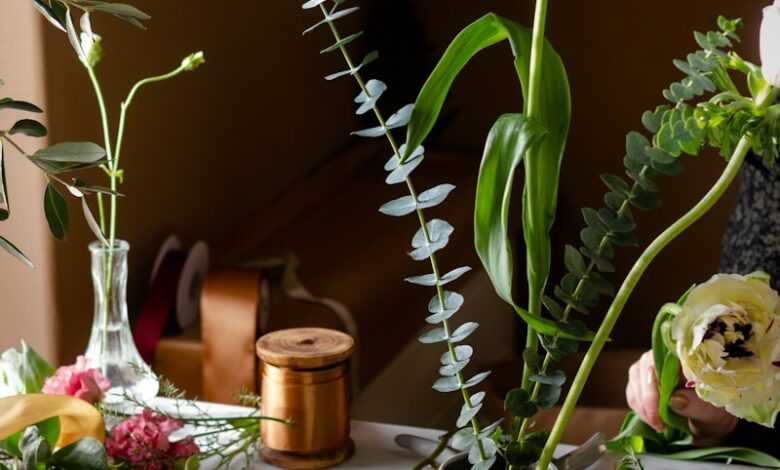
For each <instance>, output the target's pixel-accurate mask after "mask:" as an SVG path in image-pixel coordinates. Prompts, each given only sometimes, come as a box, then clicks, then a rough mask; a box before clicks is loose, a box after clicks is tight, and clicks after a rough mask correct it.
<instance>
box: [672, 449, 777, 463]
mask: <svg viewBox="0 0 780 470" xmlns="http://www.w3.org/2000/svg"><path fill="white" fill-rule="evenodd" d="M663 457H664V458H667V459H673V460H723V461H729V460H735V461H738V462H743V463H749V464H752V465H758V466H760V467H772V468H780V460H778V459H776V458H775V457H772V456H771V455H769V454H765V453H763V452H759V451H757V450H753V449H746V448H742V447H710V448H707V449H693V450H686V451H683V452H676V453H673V454H665V455H663Z"/></svg>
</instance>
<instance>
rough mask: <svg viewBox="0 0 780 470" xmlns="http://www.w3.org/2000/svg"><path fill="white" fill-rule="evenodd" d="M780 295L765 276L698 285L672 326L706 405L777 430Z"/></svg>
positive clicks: (734, 277) (684, 364)
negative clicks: (775, 426) (775, 425)
mask: <svg viewBox="0 0 780 470" xmlns="http://www.w3.org/2000/svg"><path fill="white" fill-rule="evenodd" d="M779 310H780V296H778V294H777V292H776V291H774V290H773V289H772V288H771V287H770V286H769V278H768V276H767V275H766V274H764V273H755V274H751V275H748V276H740V275H735V274H730V275H723V274H721V275H717V276H714V277H713V278H712V279H710V280H709V281H708V282H706V283H704V284H701V285H699V286H697V287H696V288H695V289H693V290H692V291H691V293H690V295H689V296H688V298H687V300H686V302H685V303H684V304H683V306H682V310H681V311H680V313H679V314H678V315H677V316H676V317H675V319H674V322H673V324H672V338H673V340H674V341H675V343H676V352H677V356H678V357H679V359H680V364H681V365H682V369H683V373H684V374H685V376H686V377H687V378H688V379H689V380H690V381H691V383H692V385H693V386H694V387H695V390H696V393H697V395H698V396H699V397H700V398H701V399H703V400H704V401H706V402H709V403H711V404H712V405H715V406H716V407H722V408H724V409H725V410H726V411H728V412H729V413H731V414H732V415H734V416H737V417H739V418H743V419H746V420H749V421H753V422H755V423H758V424H762V425H764V426H767V427H773V426H774V421H775V418H776V416H777V413H778V411H780V377H778V375H779V373H780V367H778V366H777V365H776V364H780V363H778V360H780V317H778V311H779Z"/></svg>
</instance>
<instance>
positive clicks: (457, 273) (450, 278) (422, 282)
mask: <svg viewBox="0 0 780 470" xmlns="http://www.w3.org/2000/svg"><path fill="white" fill-rule="evenodd" d="M469 271H471V268H470V267H468V266H464V267H462V268H457V269H454V270H452V271H450V272H448V273H447V274H445V275H444V276H442V277H441V279H437V278H436V274H425V275H423V276H415V277H408V278H406V279H405V281H406V282H409V283H411V284H417V285H418V286H428V287H431V286H436V285H438V286H444V285H447V284H449V283H451V282H454V281H456V280H458V279H459V278H460V277H461V276H463V275H464V274H466V273H467V272H469Z"/></svg>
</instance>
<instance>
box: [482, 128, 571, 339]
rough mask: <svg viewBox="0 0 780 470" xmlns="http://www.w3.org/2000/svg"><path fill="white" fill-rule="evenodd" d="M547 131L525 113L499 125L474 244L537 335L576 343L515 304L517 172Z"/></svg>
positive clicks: (492, 138)
mask: <svg viewBox="0 0 780 470" xmlns="http://www.w3.org/2000/svg"><path fill="white" fill-rule="evenodd" d="M543 137H544V132H543V130H542V129H540V128H539V126H538V125H536V123H534V122H531V121H530V120H528V119H527V118H526V117H525V116H523V115H522V114H507V115H504V116H502V117H500V118H499V119H498V121H496V123H495V124H494V125H493V128H492V129H491V131H490V134H489V135H488V138H487V143H486V144H485V152H484V155H483V156H482V163H481V165H480V169H479V178H478V181H477V199H476V203H475V209H474V242H475V247H476V250H477V254H478V255H479V258H480V260H481V261H482V264H483V266H484V267H485V270H486V271H487V273H488V275H489V276H490V279H491V281H492V283H493V287H494V288H495V289H496V292H497V293H498V295H499V297H501V298H502V299H503V300H504V301H505V302H507V303H508V304H510V305H512V306H513V307H514V308H515V311H517V313H518V315H520V317H521V318H522V319H523V320H524V321H525V322H527V323H528V324H529V325H530V326H531V327H532V328H534V329H535V330H536V331H538V332H540V333H542V334H545V335H554V334H556V333H557V334H560V335H561V336H564V337H567V338H571V339H585V338H584V337H582V336H581V335H575V334H571V333H570V332H567V331H563V330H561V328H560V327H559V326H558V325H557V324H556V323H555V322H552V321H550V320H547V319H545V318H542V317H540V316H536V315H531V314H530V313H529V312H528V311H526V310H525V309H523V308H520V307H519V306H517V305H516V304H515V301H514V299H513V296H512V285H513V276H514V261H513V260H514V257H513V254H512V240H511V239H510V237H509V209H510V205H511V200H512V183H513V181H514V175H515V170H516V169H517V167H518V166H519V165H520V163H521V162H522V161H523V157H524V156H525V155H526V153H527V152H528V150H529V149H530V148H532V147H533V146H534V145H535V144H536V143H537V142H539V141H540V140H542V138H543Z"/></svg>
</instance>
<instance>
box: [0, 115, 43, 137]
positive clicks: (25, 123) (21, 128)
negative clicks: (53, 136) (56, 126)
mask: <svg viewBox="0 0 780 470" xmlns="http://www.w3.org/2000/svg"><path fill="white" fill-rule="evenodd" d="M8 133H9V134H24V135H27V136H30V137H45V136H46V134H48V133H49V131H47V130H46V126H44V125H43V124H41V123H40V122H38V121H36V120H34V119H21V120H19V121H16V124H14V126H13V127H12V128H11V129H10V130H9V131H8Z"/></svg>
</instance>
